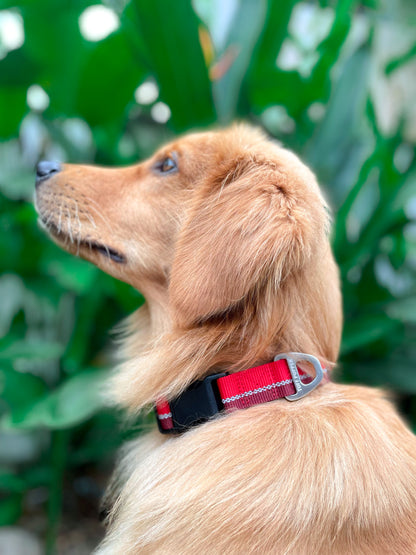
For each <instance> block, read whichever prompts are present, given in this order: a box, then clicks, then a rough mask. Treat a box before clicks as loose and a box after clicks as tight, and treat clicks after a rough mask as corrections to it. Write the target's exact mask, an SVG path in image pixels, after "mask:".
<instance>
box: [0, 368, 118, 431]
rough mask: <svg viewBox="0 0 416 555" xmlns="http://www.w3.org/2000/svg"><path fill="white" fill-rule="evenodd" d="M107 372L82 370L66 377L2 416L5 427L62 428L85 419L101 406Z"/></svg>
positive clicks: (27, 428)
mask: <svg viewBox="0 0 416 555" xmlns="http://www.w3.org/2000/svg"><path fill="white" fill-rule="evenodd" d="M106 376H107V372H106V371H103V370H85V371H84V372H82V373H80V374H77V375H75V376H72V377H70V378H67V380H66V381H65V382H64V383H63V384H62V385H61V386H59V387H58V388H57V389H56V390H55V391H53V392H52V393H49V394H48V395H45V396H44V397H43V398H41V399H39V400H37V401H35V402H34V403H33V404H31V405H30V406H27V407H24V408H23V409H21V410H16V411H13V412H12V413H11V414H10V415H6V416H5V417H3V419H2V421H1V423H2V426H3V427H5V428H8V429H13V428H15V429H23V430H31V429H36V428H43V427H44V428H49V429H52V430H54V429H63V428H68V427H71V426H75V425H77V424H80V423H81V422H84V421H85V420H87V419H88V418H90V417H91V416H92V415H93V414H95V413H96V412H97V411H98V410H100V409H101V408H102V407H103V406H104V402H103V398H102V388H103V384H104V380H105V378H106Z"/></svg>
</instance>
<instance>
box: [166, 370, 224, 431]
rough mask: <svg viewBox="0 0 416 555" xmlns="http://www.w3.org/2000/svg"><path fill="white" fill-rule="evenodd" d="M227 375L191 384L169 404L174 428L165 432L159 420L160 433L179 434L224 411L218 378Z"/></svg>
mask: <svg viewBox="0 0 416 555" xmlns="http://www.w3.org/2000/svg"><path fill="white" fill-rule="evenodd" d="M226 375H227V374H226V373H221V374H213V375H212V376H207V377H206V378H205V379H203V380H198V381H196V382H194V383H193V384H191V385H190V386H189V387H188V389H186V390H185V391H184V392H183V393H182V394H181V395H180V396H179V397H177V398H176V399H174V400H173V401H170V402H169V406H170V412H171V413H172V420H173V428H170V429H169V430H164V429H163V428H162V427H161V425H160V420H159V418H157V424H158V426H159V431H160V432H161V433H162V434H178V433H182V432H185V431H186V430H187V429H188V428H191V427H192V426H196V425H197V424H202V423H203V422H206V421H207V420H209V419H210V418H211V417H212V416H215V415H216V414H217V413H218V412H220V411H221V410H222V409H223V404H222V402H221V396H220V392H219V390H218V386H217V380H218V378H222V377H223V376H226Z"/></svg>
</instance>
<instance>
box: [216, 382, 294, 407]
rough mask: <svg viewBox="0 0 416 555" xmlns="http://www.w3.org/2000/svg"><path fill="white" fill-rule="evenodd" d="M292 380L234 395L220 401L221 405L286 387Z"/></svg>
mask: <svg viewBox="0 0 416 555" xmlns="http://www.w3.org/2000/svg"><path fill="white" fill-rule="evenodd" d="M292 382H293V380H290V379H289V380H284V381H283V382H275V383H272V384H270V385H266V386H264V387H259V388H258V389H253V390H252V391H245V392H244V393H241V394H240V395H234V396H233V397H227V399H221V401H222V402H223V404H224V405H225V404H226V403H232V402H233V401H237V399H242V398H243V397H248V396H249V395H255V394H256V393H263V391H267V390H268V389H274V388H275V387H282V386H284V385H288V384H290V383H292Z"/></svg>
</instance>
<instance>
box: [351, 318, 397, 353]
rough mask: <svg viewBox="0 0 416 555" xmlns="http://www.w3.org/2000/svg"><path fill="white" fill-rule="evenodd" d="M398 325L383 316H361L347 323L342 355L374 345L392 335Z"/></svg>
mask: <svg viewBox="0 0 416 555" xmlns="http://www.w3.org/2000/svg"><path fill="white" fill-rule="evenodd" d="M399 325H400V324H399V322H397V321H395V320H391V319H389V318H387V317H386V316H385V315H383V314H380V315H368V316H362V317H360V318H356V319H355V320H349V321H347V322H346V323H345V328H344V334H343V338H342V347H341V352H342V355H343V356H345V355H346V354H348V353H350V352H351V351H355V350H356V349H359V348H361V347H365V346H366V345H368V344H371V343H374V341H377V340H379V339H380V338H382V337H385V336H387V335H389V334H390V333H392V331H393V330H395V329H397V327H398V326H399Z"/></svg>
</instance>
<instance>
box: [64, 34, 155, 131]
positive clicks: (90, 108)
mask: <svg viewBox="0 0 416 555" xmlns="http://www.w3.org/2000/svg"><path fill="white" fill-rule="evenodd" d="M89 46H90V48H89V54H88V55H87V56H86V57H85V58H86V59H85V63H84V64H83V67H82V69H81V71H80V74H79V84H78V89H77V92H76V95H75V99H76V100H75V109H76V111H77V112H78V113H79V114H80V115H81V116H82V117H83V118H85V120H86V121H87V122H88V123H89V124H90V125H92V126H95V125H98V124H100V125H102V124H104V123H106V122H108V121H114V120H116V121H118V122H119V121H120V120H122V119H123V117H124V114H125V112H126V107H127V105H128V103H129V102H131V101H132V100H133V93H134V90H135V88H136V87H137V86H138V85H139V84H140V82H141V81H142V80H143V79H144V77H145V72H146V69H145V68H144V67H143V65H142V64H141V63H140V62H139V61H138V59H137V58H136V57H135V56H134V52H133V46H132V44H131V43H129V42H128V38H127V36H126V33H125V32H124V30H123V29H122V28H121V29H119V30H118V31H117V32H116V33H113V34H112V35H110V36H109V37H107V38H106V39H104V40H102V41H100V42H97V43H95V44H93V45H89Z"/></svg>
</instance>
